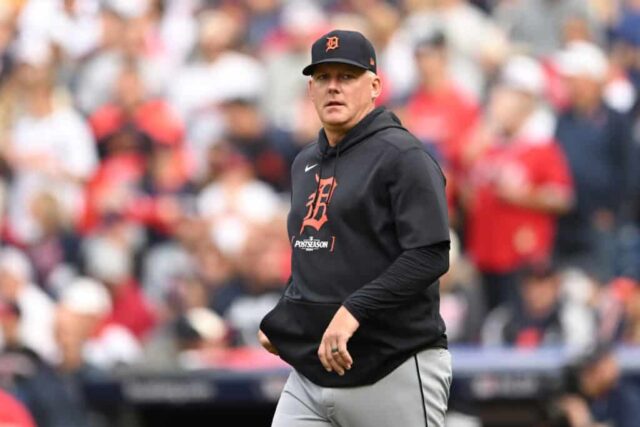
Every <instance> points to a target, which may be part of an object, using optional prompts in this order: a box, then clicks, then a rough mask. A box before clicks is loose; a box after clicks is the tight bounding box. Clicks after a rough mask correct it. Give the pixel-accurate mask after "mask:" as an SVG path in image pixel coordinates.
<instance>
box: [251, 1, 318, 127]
mask: <svg viewBox="0 0 640 427" xmlns="http://www.w3.org/2000/svg"><path fill="white" fill-rule="evenodd" d="M281 21H282V33H283V35H282V37H281V38H282V39H283V41H282V42H281V44H282V45H283V46H282V47H281V48H280V49H278V50H276V49H272V50H271V51H268V53H267V54H266V55H264V57H263V60H264V63H265V68H266V70H265V71H266V83H265V96H264V98H263V104H264V105H263V108H262V110H263V111H265V113H266V114H267V116H268V118H269V120H270V121H271V122H272V123H273V124H274V125H275V126H277V127H279V128H281V129H285V130H289V131H291V130H293V128H294V123H295V117H296V115H297V114H298V100H299V99H300V98H301V97H303V96H305V95H306V91H307V83H306V80H305V78H304V76H302V75H301V74H299V73H298V70H301V69H302V68H304V67H305V66H306V64H307V63H308V62H309V58H308V56H309V52H308V49H307V47H308V46H309V44H310V43H312V42H313V40H315V39H316V38H317V36H318V35H319V34H321V33H322V31H323V29H324V28H325V25H326V24H325V17H324V16H323V12H322V11H321V10H320V9H319V8H318V7H317V6H315V5H314V4H313V3H306V2H290V3H287V4H285V5H284V6H283V10H282V15H281ZM293 76H297V78H294V77H293ZM315 130H317V128H315ZM314 133H315V132H314Z"/></svg>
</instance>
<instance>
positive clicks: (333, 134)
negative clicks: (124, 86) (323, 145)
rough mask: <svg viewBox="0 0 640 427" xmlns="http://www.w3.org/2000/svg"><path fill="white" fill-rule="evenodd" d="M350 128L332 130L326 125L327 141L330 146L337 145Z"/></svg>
mask: <svg viewBox="0 0 640 427" xmlns="http://www.w3.org/2000/svg"><path fill="white" fill-rule="evenodd" d="M347 132H348V130H346V131H345V130H337V129H336V130H332V129H330V128H327V127H326V126H325V128H324V133H325V134H326V135H327V142H328V143H329V145H330V146H332V147H335V146H336V145H338V144H339V143H340V141H342V140H343V139H344V136H345V135H346V134H347Z"/></svg>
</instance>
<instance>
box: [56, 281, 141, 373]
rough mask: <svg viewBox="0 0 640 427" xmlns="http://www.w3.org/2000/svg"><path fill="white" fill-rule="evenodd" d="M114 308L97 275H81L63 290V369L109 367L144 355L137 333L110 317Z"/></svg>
mask: <svg viewBox="0 0 640 427" xmlns="http://www.w3.org/2000/svg"><path fill="white" fill-rule="evenodd" d="M111 310H112V303H111V296H110V295H109V292H108V291H107V289H106V288H105V287H104V285H102V284H101V283H99V282H96V281H95V280H93V279H90V278H87V277H78V278H77V279H76V280H74V281H73V282H71V283H70V284H69V285H68V286H67V287H66V288H65V289H64V290H63V292H62V294H61V295H60V303H59V306H58V312H57V318H56V321H57V328H56V336H57V338H58V341H59V343H60V349H61V353H62V362H61V369H62V370H63V371H67V372H77V371H79V370H81V369H86V368H91V369H98V370H105V371H106V370H110V369H114V368H117V367H120V366H122V365H128V364H132V363H135V362H137V361H138V360H139V359H140V357H141V356H142V348H141V346H140V343H139V342H138V340H137V339H136V338H135V336H134V335H133V333H131V332H130V331H129V330H128V329H127V328H125V327H124V326H122V325H119V324H118V323H116V322H107V321H106V319H107V316H110V313H111Z"/></svg>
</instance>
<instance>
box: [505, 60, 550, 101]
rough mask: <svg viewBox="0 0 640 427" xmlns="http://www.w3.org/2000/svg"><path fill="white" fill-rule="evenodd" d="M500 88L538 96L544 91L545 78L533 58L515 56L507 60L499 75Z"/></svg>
mask: <svg viewBox="0 0 640 427" xmlns="http://www.w3.org/2000/svg"><path fill="white" fill-rule="evenodd" d="M500 84H501V85H502V86H505V87H508V88H511V89H515V90H519V91H522V92H525V93H528V94H529V95H532V96H540V95H542V94H543V92H544V89H545V76H544V72H543V70H542V67H541V66H540V64H539V63H538V61H536V60H535V59H533V58H530V57H528V56H524V55H516V56H513V57H511V58H510V59H509V60H507V63H506V64H505V66H504V67H503V69H502V73H501V75H500Z"/></svg>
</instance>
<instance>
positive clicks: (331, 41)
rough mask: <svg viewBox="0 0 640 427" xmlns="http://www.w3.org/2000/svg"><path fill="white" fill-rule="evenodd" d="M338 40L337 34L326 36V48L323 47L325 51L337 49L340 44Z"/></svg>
mask: <svg viewBox="0 0 640 427" xmlns="http://www.w3.org/2000/svg"><path fill="white" fill-rule="evenodd" d="M339 42H340V39H339V38H338V36H333V37H327V48H326V49H325V52H328V51H330V50H333V49H337V48H338V47H339V46H340V45H339Z"/></svg>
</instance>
